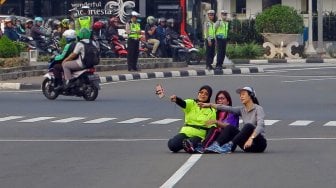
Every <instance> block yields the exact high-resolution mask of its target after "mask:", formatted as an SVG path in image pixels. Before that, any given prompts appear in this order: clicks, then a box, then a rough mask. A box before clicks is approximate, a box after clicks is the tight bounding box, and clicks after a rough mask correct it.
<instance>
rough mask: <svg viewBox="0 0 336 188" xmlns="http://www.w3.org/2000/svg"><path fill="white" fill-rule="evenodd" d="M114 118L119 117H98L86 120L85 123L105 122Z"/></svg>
mask: <svg viewBox="0 0 336 188" xmlns="http://www.w3.org/2000/svg"><path fill="white" fill-rule="evenodd" d="M114 119H117V118H98V119H94V120H90V121H86V122H83V123H103V122H106V121H110V120H114Z"/></svg>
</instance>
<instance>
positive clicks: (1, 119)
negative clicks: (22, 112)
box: [0, 116, 24, 122]
mask: <svg viewBox="0 0 336 188" xmlns="http://www.w3.org/2000/svg"><path fill="white" fill-rule="evenodd" d="M23 117H24V116H7V117H3V118H0V122H3V121H8V120H13V119H19V118H23Z"/></svg>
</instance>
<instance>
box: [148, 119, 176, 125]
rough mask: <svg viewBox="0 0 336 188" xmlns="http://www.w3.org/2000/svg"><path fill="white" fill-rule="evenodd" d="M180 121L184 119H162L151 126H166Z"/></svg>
mask: <svg viewBox="0 0 336 188" xmlns="http://www.w3.org/2000/svg"><path fill="white" fill-rule="evenodd" d="M180 120H182V119H170V118H167V119H162V120H159V121H154V122H151V123H150V124H160V125H164V124H169V123H173V122H175V121H180Z"/></svg>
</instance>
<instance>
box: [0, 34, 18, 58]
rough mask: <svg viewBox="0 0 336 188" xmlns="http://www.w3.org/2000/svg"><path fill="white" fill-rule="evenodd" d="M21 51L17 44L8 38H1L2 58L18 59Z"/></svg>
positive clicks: (0, 50)
mask: <svg viewBox="0 0 336 188" xmlns="http://www.w3.org/2000/svg"><path fill="white" fill-rule="evenodd" d="M18 55H19V51H18V49H17V47H16V46H15V44H14V43H13V42H12V41H11V40H10V39H9V38H8V37H7V36H2V37H1V38H0V58H8V57H17V56H18Z"/></svg>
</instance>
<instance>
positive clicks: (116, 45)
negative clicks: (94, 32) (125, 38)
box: [111, 35, 127, 58]
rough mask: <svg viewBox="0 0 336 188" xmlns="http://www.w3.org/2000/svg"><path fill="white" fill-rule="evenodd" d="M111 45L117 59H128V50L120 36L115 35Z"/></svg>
mask: <svg viewBox="0 0 336 188" xmlns="http://www.w3.org/2000/svg"><path fill="white" fill-rule="evenodd" d="M111 45H112V46H113V47H112V48H113V50H114V54H115V55H116V56H117V57H120V58H125V57H127V50H126V47H125V45H124V44H123V43H121V42H120V40H119V36H118V35H113V36H112V39H111Z"/></svg>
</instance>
